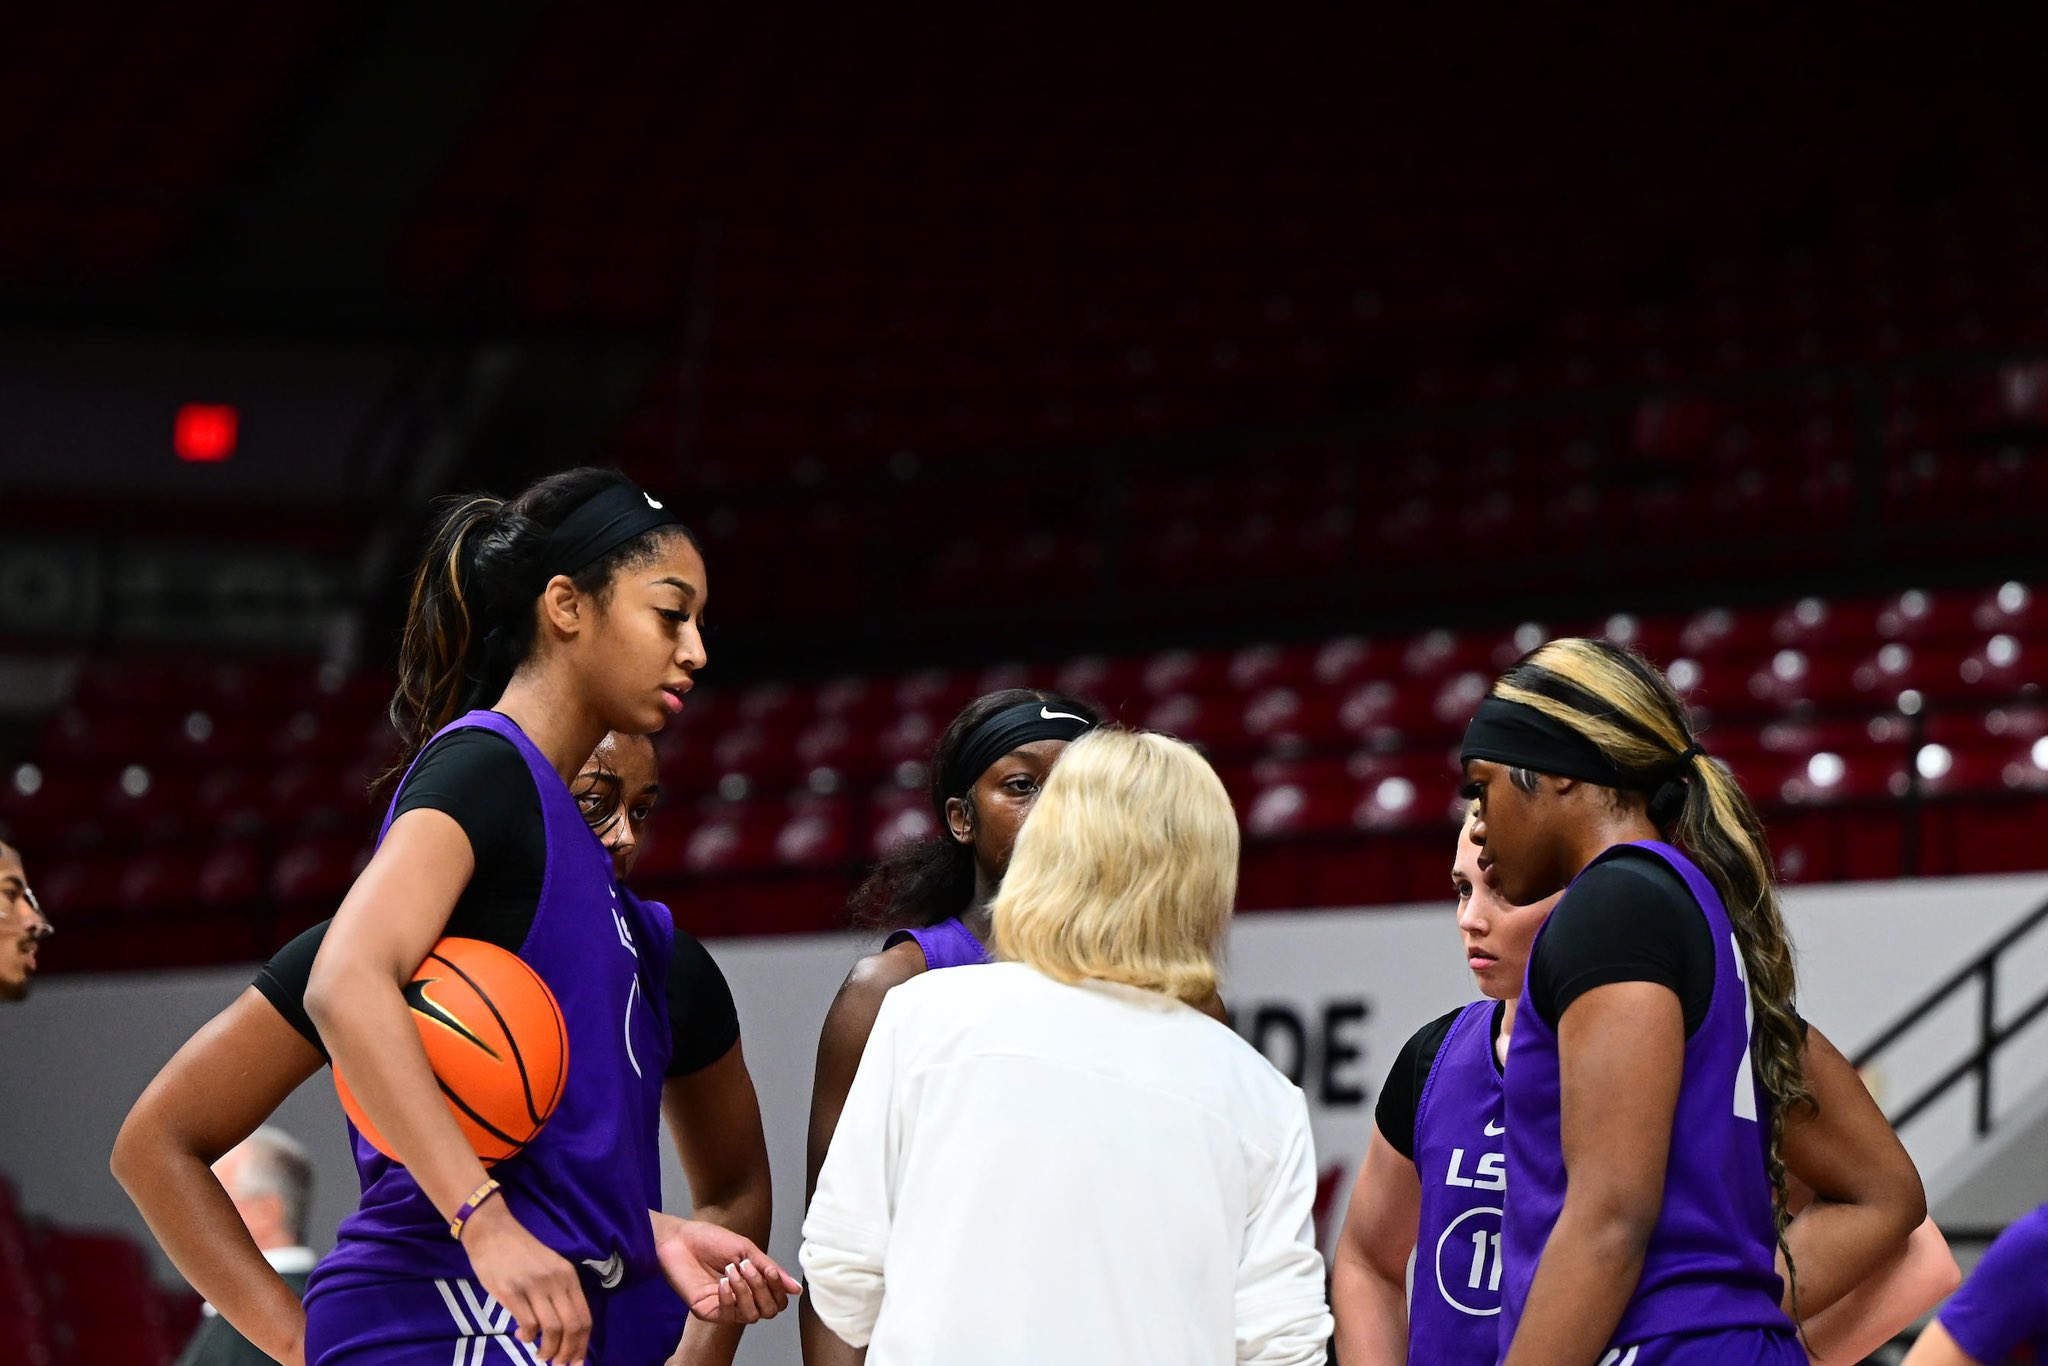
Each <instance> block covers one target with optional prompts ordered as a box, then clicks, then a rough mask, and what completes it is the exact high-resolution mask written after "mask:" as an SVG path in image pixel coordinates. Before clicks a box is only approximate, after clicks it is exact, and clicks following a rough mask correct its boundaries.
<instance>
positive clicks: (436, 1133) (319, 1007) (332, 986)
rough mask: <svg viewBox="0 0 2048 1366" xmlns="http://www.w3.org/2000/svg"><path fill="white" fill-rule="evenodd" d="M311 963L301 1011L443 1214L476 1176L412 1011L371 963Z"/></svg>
mask: <svg viewBox="0 0 2048 1366" xmlns="http://www.w3.org/2000/svg"><path fill="white" fill-rule="evenodd" d="M324 967H325V965H324V964H322V963H316V964H315V965H314V970H313V980H312V982H311V983H310V984H309V985H308V987H307V989H306V1013H307V1014H309V1015H311V1016H312V1018H313V1023H314V1024H315V1025H316V1026H318V1027H319V1030H320V1037H321V1039H322V1040H324V1041H325V1042H326V1044H327V1048H328V1052H329V1053H330V1054H331V1055H332V1057H333V1060H334V1069H335V1071H336V1072H338V1073H339V1074H341V1075H342V1076H343V1077H345V1078H347V1080H348V1085H349V1089H350V1090H351V1091H353V1092H354V1093H355V1098H356V1102H357V1103H358V1104H359V1105H361V1106H362V1108H363V1113H364V1114H366V1115H368V1116H369V1117H370V1121H371V1122H372V1123H374V1124H375V1125H376V1126H377V1129H378V1131H379V1132H380V1133H381V1134H382V1135H383V1137H384V1141H385V1142H386V1143H387V1144H389V1145H390V1148H391V1151H392V1152H394V1153H396V1154H397V1155H398V1160H399V1161H400V1162H402V1163H404V1164H405V1166H406V1169H407V1170H408V1171H410V1172H411V1173H412V1177H413V1179H414V1180H415V1181H417V1182H418V1183H419V1187H420V1189H421V1190H422V1191H423V1192H425V1194H426V1196H427V1198H428V1199H429V1200H431V1201H433V1203H434V1207H435V1208H436V1209H437V1210H439V1211H440V1212H441V1213H442V1214H443V1215H444V1216H449V1217H453V1215H454V1213H455V1211H456V1210H457V1209H458V1208H459V1207H460V1206H461V1204H462V1202H463V1201H464V1200H466V1199H467V1198H469V1195H470V1193H471V1192H473V1191H475V1190H476V1189H477V1187H479V1186H481V1185H482V1184H483V1182H484V1177H485V1172H484V1166H483V1163H482V1162H480V1161H478V1160H477V1156H476V1154H475V1153H474V1152H473V1151H471V1149H470V1146H469V1142H468V1140H467V1139H465V1138H464V1137H463V1136H462V1130H461V1128H460V1127H459V1126H458V1125H457V1124H456V1122H455V1117H454V1116H453V1115H452V1114H451V1113H450V1112H449V1110H448V1107H447V1106H446V1105H445V1104H443V1103H442V1101H441V1090H440V1087H439V1085H438V1084H437V1083H436V1082H435V1080H434V1072H433V1068H431V1067H430V1066H429V1065H428V1064H427V1054H426V1050H425V1048H423V1047H422V1046H421V1044H420V1036H419V1031H418V1030H417V1029H416V1028H415V1027H414V1025H413V1022H412V1010H411V1008H410V1007H408V1006H407V1005H406V1003H405V997H404V996H403V995H401V994H400V992H399V989H398V984H397V983H396V982H394V981H392V980H391V978H389V977H388V976H385V975H384V974H383V973H381V972H378V971H376V970H374V969H366V968H357V967H351V966H348V965H337V966H336V967H335V968H334V969H332V970H323V969H324Z"/></svg>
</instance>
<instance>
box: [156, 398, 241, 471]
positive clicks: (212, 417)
mask: <svg viewBox="0 0 2048 1366" xmlns="http://www.w3.org/2000/svg"><path fill="white" fill-rule="evenodd" d="M241 425H242V415H241V413H239V412H237V411H236V410H235V407H234V405H233V404H230V403H187V404H185V405H184V406H183V407H181V408H179V409H178V416H177V419H176V421H174V422H173V423H172V424H171V449H172V450H174V451H176V452H177V453H178V459H180V460H183V461H185V462H187V463H188V464H194V465H216V464H219V463H220V462H221V461H223V460H227V459H229V458H231V457H232V456H233V455H234V453H235V437H236V434H237V433H238V432H239V431H240V429H241Z"/></svg>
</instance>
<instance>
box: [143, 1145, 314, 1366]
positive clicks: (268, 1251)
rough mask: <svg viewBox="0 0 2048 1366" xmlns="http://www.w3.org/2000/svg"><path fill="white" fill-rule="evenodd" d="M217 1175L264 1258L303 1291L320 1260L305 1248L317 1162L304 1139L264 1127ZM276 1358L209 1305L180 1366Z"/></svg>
mask: <svg viewBox="0 0 2048 1366" xmlns="http://www.w3.org/2000/svg"><path fill="white" fill-rule="evenodd" d="M213 1174H214V1175H215V1176H217V1177H219V1178H220V1183H221V1185H222V1186H223V1187H225V1188H226V1189H227V1193H228V1197H229V1198H230V1199H231V1200H233V1201H234V1202H235V1213H237V1214H239V1215H241V1216H242V1222H243V1223H244V1224H245V1225H247V1226H248V1229H249V1236H250V1237H251V1238H254V1239H255V1240H256V1246H257V1248H258V1249H259V1250H260V1251H261V1252H262V1253H263V1260H264V1261H266V1262H269V1263H270V1265H271V1268H272V1269H273V1270H275V1271H276V1272H277V1274H278V1275H280V1276H282V1277H283V1278H284V1280H285V1283H286V1284H287V1285H289V1286H291V1288H292V1289H293V1290H294V1291H296V1292H298V1293H299V1294H304V1293H305V1290H306V1273H307V1272H309V1271H311V1270H312V1269H313V1263H314V1262H315V1261H316V1260H318V1259H317V1257H316V1256H315V1255H314V1252H313V1249H312V1248H310V1247H308V1246H306V1208H307V1206H308V1205H310V1204H311V1203H312V1199H313V1164H312V1162H311V1161H310V1160H309V1159H308V1158H307V1156H306V1150H305V1148H304V1147H302V1146H300V1144H299V1141H298V1140H297V1139H295V1138H293V1137H292V1136H291V1135H290V1134H288V1133H285V1132H284V1131H283V1130H282V1129H274V1128H272V1127H271V1126H269V1125H267V1124H266V1125H264V1126H263V1127H262V1128H260V1129H258V1130H257V1131H256V1132H255V1133H253V1134H251V1135H249V1137H247V1138H246V1139H244V1140H242V1142H240V1143H238V1144H236V1145H235V1146H234V1147H232V1148H230V1149H229V1150H228V1151H227V1152H226V1153H225V1154H224V1155H223V1156H222V1157H221V1159H220V1161H218V1162H216V1163H214V1164H213ZM270 1362H271V1358H270V1357H269V1356H267V1355H265V1354H264V1353H263V1352H262V1351H261V1350H259V1349H258V1348H257V1347H256V1346H255V1345H253V1344H252V1343H251V1342H250V1341H249V1339H247V1338H245V1337H243V1336H242V1335H241V1334H240V1333H238V1332H236V1331H235V1326H234V1325H233V1324H231V1323H229V1322H228V1321H227V1320H226V1319H224V1318H221V1317H220V1316H219V1315H218V1314H216V1313H215V1312H214V1309H213V1306H212V1305H210V1304H209V1305H207V1306H206V1318H205V1320H204V1321H203V1322H202V1323H201V1324H200V1325H199V1331H198V1332H196V1333H194V1334H193V1335H192V1341H191V1343H190V1344H189V1345H187V1346H186V1348H185V1353H184V1355H183V1356H181V1357H179V1358H178V1366H270Z"/></svg>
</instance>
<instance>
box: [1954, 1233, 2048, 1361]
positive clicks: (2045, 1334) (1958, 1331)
mask: <svg viewBox="0 0 2048 1366" xmlns="http://www.w3.org/2000/svg"><path fill="white" fill-rule="evenodd" d="M1940 1317H1941V1326H1942V1327H1943V1328H1946V1329H1947V1330H1948V1335H1949V1336H1950V1337H1952V1338H1954V1339H1955V1340H1956V1346H1958V1347H1960V1348H1962V1349H1963V1350H1964V1351H1965V1352H1967V1353H1969V1354H1970V1355H1971V1356H1972V1357H1974V1358H1976V1359H1977V1360H1978V1361H1982V1362H1985V1363H1987V1364H1988V1363H1995V1362H2002V1361H2008V1360H2010V1359H2012V1356H2013V1354H2014V1353H2015V1352H2018V1351H2022V1350H2024V1351H2025V1353H2026V1357H2027V1359H2028V1360H2033V1361H2039V1360H2042V1359H2043V1358H2044V1356H2048V1205H2043V1206H2042V1207H2041V1208H2039V1209H2037V1210H2035V1211H2034V1212H2033V1213H2032V1214H2027V1215H2022V1216H2021V1217H2020V1218H2019V1219H2018V1220H2016V1221H2014V1223H2013V1225H2012V1226H2011V1227H2010V1228H2008V1229H2006V1231H2005V1232H2003V1233H2001V1234H1999V1235H1998V1240H1997V1241H1996V1242H1994V1243H1992V1244H1991V1248H1990V1250H1989V1251H1987V1252H1986V1253H1985V1254H1984V1260H1983V1261H1981V1262H1979V1263H1977V1269H1976V1270H1975V1271H1972V1272H1971V1273H1970V1279H1969V1281H1968V1282H1967V1283H1966V1284H1965V1285H1964V1286H1963V1288H1962V1289H1961V1290H1958V1291H1956V1293H1955V1296H1954V1298H1952V1299H1951V1300H1949V1302H1948V1303H1947V1304H1945V1305H1943V1306H1942V1309H1941V1316H1940Z"/></svg>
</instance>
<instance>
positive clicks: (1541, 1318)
mask: <svg viewBox="0 0 2048 1366" xmlns="http://www.w3.org/2000/svg"><path fill="white" fill-rule="evenodd" d="M1654 1222H1655V1221H1654V1219H1644V1218H1641V1217H1635V1216H1631V1215H1628V1214H1623V1213H1619V1212H1608V1213H1596V1212H1593V1211H1590V1210H1587V1209H1584V1208H1582V1207H1578V1206H1575V1205H1574V1203H1573V1201H1572V1199H1571V1198H1570V1196H1569V1195H1567V1197H1566V1199H1565V1206H1564V1212H1563V1213H1562V1214H1560V1215H1559V1216H1558V1220H1557V1225H1556V1227H1555V1228H1553V1229H1552V1230H1551V1232H1550V1240H1549V1242H1548V1243H1547V1244H1545V1246H1544V1249H1543V1256H1542V1257H1541V1258H1540V1259H1539V1260H1538V1262H1537V1265H1536V1278H1535V1281H1534V1282H1533V1283H1532V1284H1531V1286H1530V1288H1529V1299H1528V1308H1527V1310H1526V1312H1524V1313H1523V1315H1522V1321H1521V1323H1520V1324H1519V1325H1518V1326H1517V1327H1516V1330H1515V1340H1514V1343H1513V1344H1512V1345H1511V1346H1510V1347H1509V1348H1508V1354H1507V1356H1506V1357H1505V1358H1504V1359H1503V1366H1594V1363H1595V1362H1597V1361H1599V1359H1600V1354H1601V1353H1602V1352H1604V1351H1606V1350H1607V1344H1608V1341H1609V1339H1611V1338H1612V1337H1613V1336H1614V1330H1615V1328H1616V1327H1617V1326H1618V1325H1619V1324H1620V1323H1621V1316H1622V1314H1623V1313H1624V1312H1625V1311H1626V1310H1627V1308H1628V1302H1629V1298H1630V1297H1631V1296H1632V1295H1634V1294H1635V1289H1636V1283H1637V1282H1638V1281H1639V1280H1641V1279H1642V1275H1643V1258H1644V1255H1645V1254H1646V1252H1647V1250H1648V1248H1649V1244H1650V1230H1651V1228H1652V1227H1653V1226H1654Z"/></svg>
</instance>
